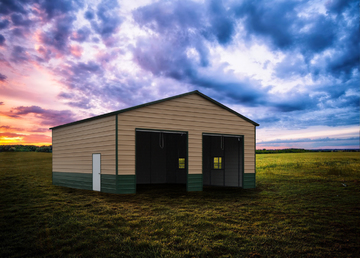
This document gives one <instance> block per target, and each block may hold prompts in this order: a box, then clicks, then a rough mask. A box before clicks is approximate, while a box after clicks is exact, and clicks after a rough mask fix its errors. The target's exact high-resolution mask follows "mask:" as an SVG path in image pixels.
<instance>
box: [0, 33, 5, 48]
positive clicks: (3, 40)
mask: <svg viewBox="0 0 360 258" xmlns="http://www.w3.org/2000/svg"><path fill="white" fill-rule="evenodd" d="M4 44H5V37H4V36H3V35H1V34H0V46H3V45H4Z"/></svg>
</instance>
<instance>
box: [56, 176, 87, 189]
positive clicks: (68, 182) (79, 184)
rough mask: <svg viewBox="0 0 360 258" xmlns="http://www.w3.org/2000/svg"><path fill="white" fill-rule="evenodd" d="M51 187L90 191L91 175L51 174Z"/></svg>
mask: <svg viewBox="0 0 360 258" xmlns="http://www.w3.org/2000/svg"><path fill="white" fill-rule="evenodd" d="M52 179H53V185H58V186H65V187H70V188H77V189H85V190H92V174H85V173H67V172H53V173H52Z"/></svg>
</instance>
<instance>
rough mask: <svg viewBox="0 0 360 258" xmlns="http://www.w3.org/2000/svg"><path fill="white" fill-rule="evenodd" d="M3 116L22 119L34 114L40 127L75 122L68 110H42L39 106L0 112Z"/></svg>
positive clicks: (73, 116)
mask: <svg viewBox="0 0 360 258" xmlns="http://www.w3.org/2000/svg"><path fill="white" fill-rule="evenodd" d="M1 113H2V114H3V115H6V116H8V117H13V118H19V117H24V116H26V115H28V114H34V115H35V117H37V118H39V119H41V123H40V124H41V125H45V126H56V125H61V124H66V123H70V122H73V121H75V120H76V117H75V115H74V113H73V112H72V111H70V110H52V109H43V108H41V107H39V106H27V107H24V106H20V107H16V108H13V109H11V110H10V112H1Z"/></svg>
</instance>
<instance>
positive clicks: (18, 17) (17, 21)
mask: <svg viewBox="0 0 360 258" xmlns="http://www.w3.org/2000/svg"><path fill="white" fill-rule="evenodd" d="M11 21H12V23H13V24H14V25H15V26H30V25H31V20H29V19H26V18H25V19H24V16H23V15H22V14H19V13H13V14H12V15H11Z"/></svg>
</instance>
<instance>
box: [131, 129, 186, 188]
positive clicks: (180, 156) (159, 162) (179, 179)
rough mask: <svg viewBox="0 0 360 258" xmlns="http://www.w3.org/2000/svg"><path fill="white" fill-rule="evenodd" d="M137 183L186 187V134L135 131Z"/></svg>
mask: <svg viewBox="0 0 360 258" xmlns="http://www.w3.org/2000/svg"><path fill="white" fill-rule="evenodd" d="M135 155H136V183H137V184H185V185H186V181H187V162H188V161H187V133H186V132H169V131H151V130H146V131H145V130H137V131H136V154H135Z"/></svg>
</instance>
